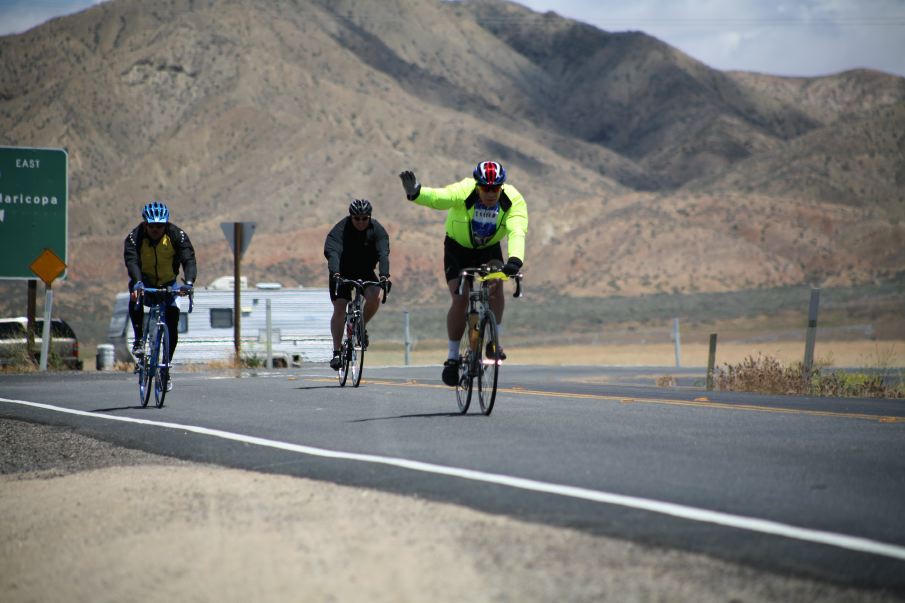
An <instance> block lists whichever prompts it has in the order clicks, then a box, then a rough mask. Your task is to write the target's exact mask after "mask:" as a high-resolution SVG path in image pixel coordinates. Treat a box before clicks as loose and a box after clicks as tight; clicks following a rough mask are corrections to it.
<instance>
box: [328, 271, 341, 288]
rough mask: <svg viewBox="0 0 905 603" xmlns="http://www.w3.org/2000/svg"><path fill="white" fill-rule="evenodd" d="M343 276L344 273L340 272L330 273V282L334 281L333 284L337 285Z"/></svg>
mask: <svg viewBox="0 0 905 603" xmlns="http://www.w3.org/2000/svg"><path fill="white" fill-rule="evenodd" d="M342 277H343V275H341V274H340V273H339V272H334V273H333V274H331V275H330V282H332V283H333V285H334V286H335V285H337V284H338V283H339V279H341V278H342Z"/></svg>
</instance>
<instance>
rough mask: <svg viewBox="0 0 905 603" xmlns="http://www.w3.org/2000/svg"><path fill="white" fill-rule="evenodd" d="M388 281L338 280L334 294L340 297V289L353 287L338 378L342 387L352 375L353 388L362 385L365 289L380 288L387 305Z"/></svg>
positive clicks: (348, 305) (347, 306)
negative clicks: (343, 286)
mask: <svg viewBox="0 0 905 603" xmlns="http://www.w3.org/2000/svg"><path fill="white" fill-rule="evenodd" d="M385 283H386V281H364V280H360V279H346V278H342V277H340V278H337V279H336V284H335V289H334V294H335V295H337V296H338V295H339V288H340V287H341V286H342V285H351V287H352V299H351V300H349V303H347V304H346V321H345V323H344V325H343V336H342V344H341V347H340V355H341V358H342V364H341V365H340V368H339V372H338V373H337V377H338V379H339V385H340V387H343V386H345V385H346V380H347V379H348V378H349V374H350V373H351V375H352V386H353V387H358V385H359V384H360V383H361V375H362V372H363V370H364V357H365V350H366V349H367V348H366V346H365V345H364V335H365V320H364V307H363V305H364V299H365V289H367V288H368V287H371V286H377V287H380V288H381V289H382V290H383V299H382V300H381V302H380V303H382V304H385V303H386V301H387V288H386V284H385Z"/></svg>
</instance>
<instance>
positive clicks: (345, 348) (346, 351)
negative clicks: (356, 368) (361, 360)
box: [336, 316, 354, 387]
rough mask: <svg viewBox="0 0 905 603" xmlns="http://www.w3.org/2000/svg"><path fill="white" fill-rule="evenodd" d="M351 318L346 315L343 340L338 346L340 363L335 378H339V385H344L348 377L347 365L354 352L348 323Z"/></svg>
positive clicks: (350, 328)
mask: <svg viewBox="0 0 905 603" xmlns="http://www.w3.org/2000/svg"><path fill="white" fill-rule="evenodd" d="M351 321H352V318H351V317H349V316H347V317H346V324H345V325H344V326H343V341H342V345H340V347H339V350H340V351H339V354H340V358H341V359H342V363H341V364H340V365H339V372H338V373H337V375H336V376H337V378H338V379H339V386H340V387H344V386H345V385H346V380H347V379H348V378H349V365H350V364H351V361H352V354H353V353H354V349H353V345H352V325H351V324H350V323H351Z"/></svg>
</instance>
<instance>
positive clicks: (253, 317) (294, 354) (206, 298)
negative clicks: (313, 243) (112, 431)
mask: <svg viewBox="0 0 905 603" xmlns="http://www.w3.org/2000/svg"><path fill="white" fill-rule="evenodd" d="M241 284H242V297H241V304H242V317H241V325H240V327H241V329H242V333H241V337H242V355H243V356H244V357H252V356H253V357H256V358H258V359H260V360H261V361H263V360H264V359H265V358H266V355H267V314H266V312H267V300H270V313H271V332H272V335H271V349H272V354H273V363H274V366H276V367H280V366H282V367H290V366H300V365H301V364H302V363H303V362H329V360H330V358H331V357H332V354H333V341H332V338H331V337H330V316H331V315H332V313H333V304H332V303H331V302H330V295H329V293H328V292H327V290H326V289H304V288H299V289H284V288H283V287H282V286H281V285H280V284H279V283H258V284H257V285H256V286H255V288H254V289H249V288H247V281H246V279H245V277H242V283H241ZM177 303H178V304H179V309H180V310H181V312H180V314H179V344H178V347H177V348H176V356H175V357H174V359H173V362H174V364H184V363H203V362H213V361H225V360H230V359H232V358H233V355H234V354H235V351H234V342H233V332H234V327H233V278H232V277H221V278H219V279H217V280H216V281H214V283H212V284H211V286H210V287H207V288H200V287H196V288H195V295H194V309H193V310H192V313H191V314H188V309H189V302H188V298H184V297H181V298H178V300H177ZM145 318H146V319H147V309H146V311H145ZM107 342H108V343H112V344H113V347H114V354H115V357H116V359H117V360H121V361H126V362H128V361H131V360H132V355H131V353H130V351H129V350H130V349H131V343H132V323H131V322H130V321H129V294H128V293H118V294H117V295H116V303H115V304H114V306H113V316H112V317H111V319H110V327H109V329H108V330H107Z"/></svg>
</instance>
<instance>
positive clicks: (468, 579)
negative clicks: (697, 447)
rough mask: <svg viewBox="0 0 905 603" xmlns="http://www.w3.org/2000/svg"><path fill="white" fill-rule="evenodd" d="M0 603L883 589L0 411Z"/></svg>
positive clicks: (712, 595) (779, 596)
mask: <svg viewBox="0 0 905 603" xmlns="http://www.w3.org/2000/svg"><path fill="white" fill-rule="evenodd" d="M0 442H2V446H0V508H2V509H3V514H2V516H0V600H2V601H5V602H7V603H14V602H18V601H58V600H67V601H92V602H98V601H124V600H142V601H173V600H197V601H246V600H256V601H286V600H292V601H369V602H372V601H377V602H379V601H394V602H395V601H438V602H443V601H451V602H452V601H455V602H457V603H458V602H460V601H463V600H467V601H518V602H522V601H601V600H618V601H696V602H697V601H703V602H706V601H853V602H854V601H858V602H863V601H887V600H889V601H891V600H896V599H895V598H894V597H891V596H887V595H884V594H883V593H879V592H873V591H864V590H858V589H852V588H841V587H839V586H836V585H831V584H824V583H819V582H814V581H811V580H805V579H800V578H795V577H788V576H780V575H775V574H770V573H766V572H762V571H759V570H755V569H751V568H747V567H742V566H738V565H734V564H730V563H725V562H723V561H719V560H714V559H711V558H708V557H705V556H702V555H695V554H690V553H684V552H679V551H672V550H662V549H656V548H651V547H646V546H640V545H636V544H633V543H628V542H624V541H621V540H616V539H610V538H604V537H599V536H590V535H587V534H583V533H581V532H577V531H573V530H569V529H562V528H552V527H547V526H540V525H534V524H529V523H524V522H519V521H514V520H511V519H508V518H505V517H499V516H495V515H489V514H483V513H480V512H477V511H473V510H470V509H465V508H462V507H457V506H454V505H448V504H442V503H435V502H428V501H424V500H421V499H417V498H410V497H405V496H398V495H393V494H386V493H381V492H375V491H371V490H363V489H357V488H350V487H345V486H337V485H334V484H328V483H322V482H316V481H312V480H306V479H299V478H293V477H286V476H275V475H266V474H259V473H254V472H249V471H241V470H235V469H226V468H221V467H217V466H212V465H203V464H197V463H189V462H184V461H179V460H176V459H171V458H167V457H162V456H156V455H152V454H148V453H145V452H141V451H136V450H131V449H126V448H121V447H117V446H113V445H110V444H107V443H105V442H101V441H98V440H95V439H92V438H88V437H85V436H82V435H79V434H77V433H74V432H71V431H68V430H66V429H61V428H56V427H50V426H45V425H36V424H32V423H27V422H22V421H15V420H6V419H0Z"/></svg>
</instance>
